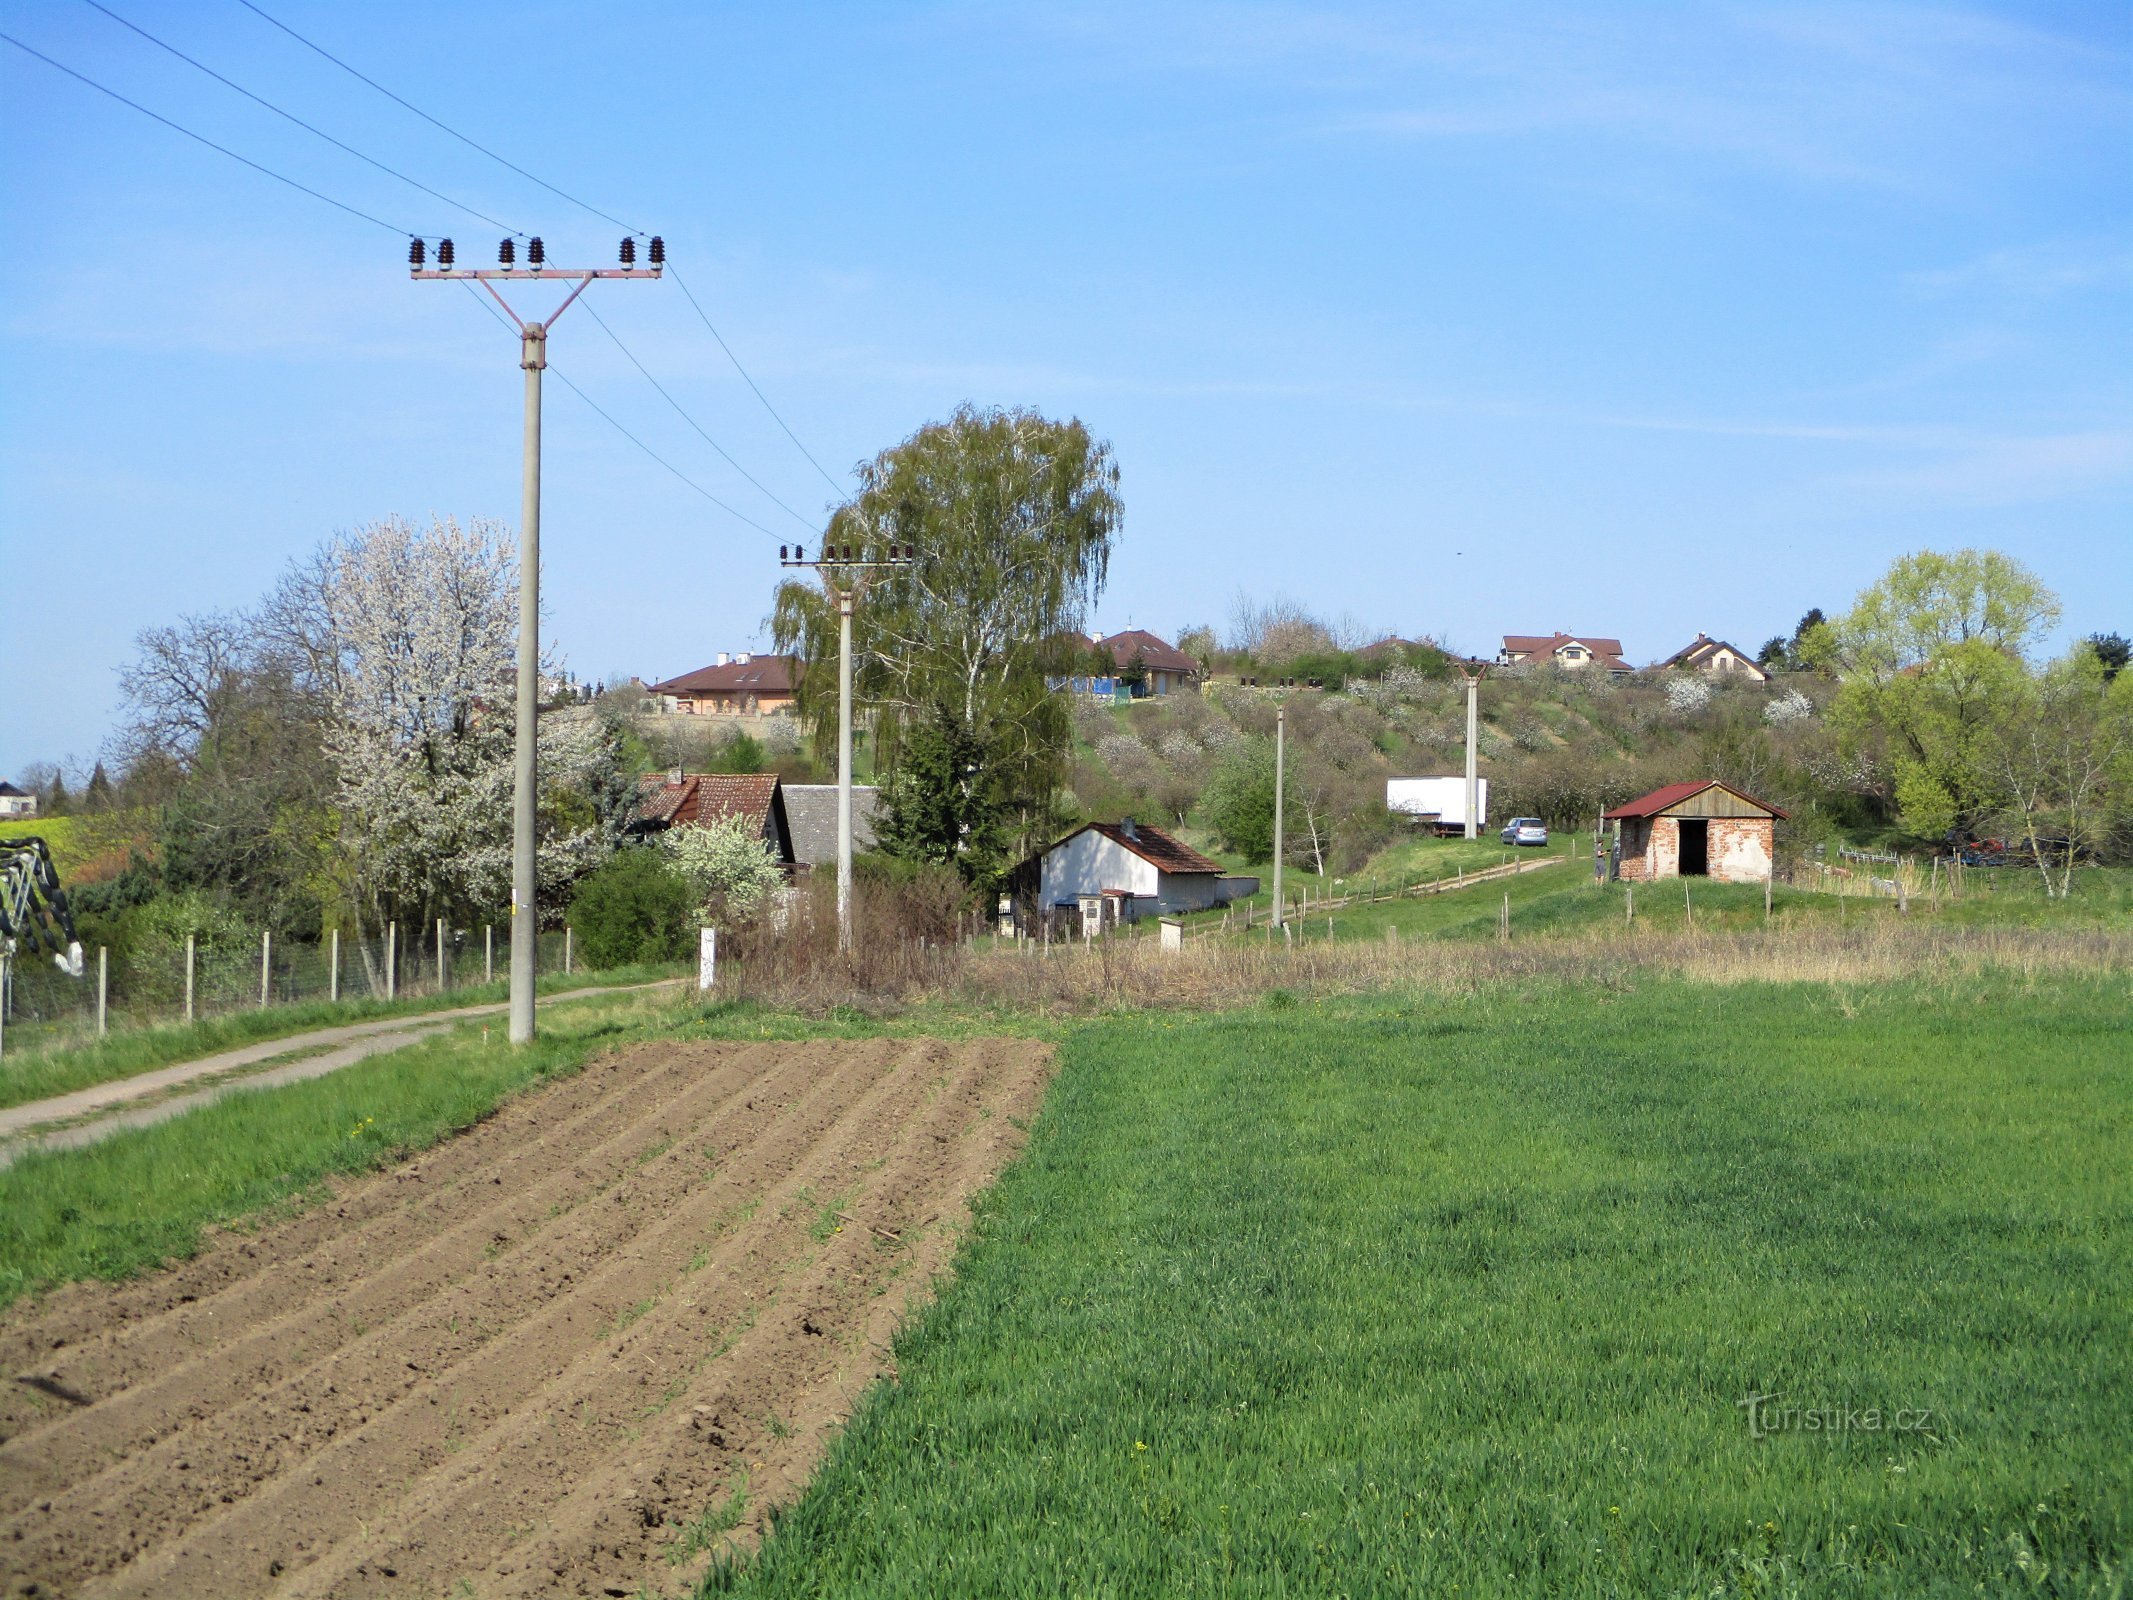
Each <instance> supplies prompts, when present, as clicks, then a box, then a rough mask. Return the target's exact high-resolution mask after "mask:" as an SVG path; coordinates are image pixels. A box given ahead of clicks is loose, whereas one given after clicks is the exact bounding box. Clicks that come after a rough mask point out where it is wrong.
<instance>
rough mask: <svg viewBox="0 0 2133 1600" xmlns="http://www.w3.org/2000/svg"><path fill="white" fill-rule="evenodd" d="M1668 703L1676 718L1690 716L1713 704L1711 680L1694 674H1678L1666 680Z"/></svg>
mask: <svg viewBox="0 0 2133 1600" xmlns="http://www.w3.org/2000/svg"><path fill="white" fill-rule="evenodd" d="M1666 703H1667V705H1668V706H1669V707H1670V708H1671V709H1672V710H1673V712H1674V714H1675V715H1676V716H1681V717H1685V716H1689V715H1690V714H1692V713H1694V712H1697V711H1701V710H1702V709H1703V708H1704V707H1705V706H1707V705H1709V704H1710V703H1711V680H1710V679H1709V678H1705V677H1702V676H1700V675H1698V674H1696V673H1693V672H1677V673H1675V674H1674V675H1673V676H1672V677H1670V678H1668V679H1667V680H1666Z"/></svg>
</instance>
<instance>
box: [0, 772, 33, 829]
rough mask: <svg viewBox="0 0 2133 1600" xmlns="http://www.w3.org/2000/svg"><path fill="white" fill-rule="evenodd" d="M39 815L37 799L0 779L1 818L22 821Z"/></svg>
mask: <svg viewBox="0 0 2133 1600" xmlns="http://www.w3.org/2000/svg"><path fill="white" fill-rule="evenodd" d="M36 815H37V797H36V796H35V795H33V794H31V793H29V792H28V791H27V790H23V789H18V788H16V787H15V786H14V785H13V784H12V783H9V782H8V781H7V780H6V779H4V778H0V817H12V818H15V819H18V820H19V819H21V818H24V817H34V816H36Z"/></svg>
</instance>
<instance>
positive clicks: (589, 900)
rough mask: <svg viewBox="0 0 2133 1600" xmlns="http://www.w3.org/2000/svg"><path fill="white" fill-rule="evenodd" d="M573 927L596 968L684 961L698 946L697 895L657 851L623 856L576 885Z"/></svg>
mask: <svg viewBox="0 0 2133 1600" xmlns="http://www.w3.org/2000/svg"><path fill="white" fill-rule="evenodd" d="M570 925H571V926H572V927H573V928H575V929H576V930H577V936H578V941H579V943H580V944H581V945H582V946H583V947H584V950H585V959H586V960H587V961H588V962H590V963H591V964H592V965H593V966H595V967H621V966H628V965H630V964H631V963H633V962H639V961H684V960H686V959H688V955H689V952H690V950H691V948H692V947H693V946H694V944H695V941H696V892H695V890H694V889H692V888H691V887H690V886H689V881H688V879H686V878H684V877H683V876H682V875H681V874H680V873H678V872H676V871H675V870H674V869H673V868H672V867H670V866H668V865H667V862H666V858H665V857H664V856H662V855H661V854H660V853H659V852H658V851H656V850H650V849H646V848H644V847H642V846H635V847H631V848H628V849H624V850H619V851H617V852H616V853H615V854H614V855H612V856H610V857H609V858H608V860H607V862H606V864H605V865H603V866H602V867H600V868H599V870H598V871H596V872H593V873H592V874H590V875H589V876H588V877H586V878H585V880H584V881H583V882H581V883H580V884H579V885H578V893H577V897H576V898H575V899H574V900H572V901H571V903H570Z"/></svg>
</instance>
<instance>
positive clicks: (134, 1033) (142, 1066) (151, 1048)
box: [0, 966, 676, 1109]
mask: <svg viewBox="0 0 2133 1600" xmlns="http://www.w3.org/2000/svg"><path fill="white" fill-rule="evenodd" d="M675 971H676V969H675V968H673V967H666V966H638V967H619V968H616V969H615V970H613V971H609V972H574V973H571V974H570V975H569V976H567V977H566V976H564V975H563V974H561V973H551V974H549V975H548V976H546V977H543V978H542V979H541V980H540V982H539V989H538V992H539V993H540V994H542V995H544V996H545V995H560V994H568V993H570V992H571V991H573V990H577V989H591V988H605V987H607V986H609V985H614V984H631V983H652V982H656V981H657V980H658V979H661V978H670V977H673V976H674V975H675ZM509 997H510V985H509V983H507V982H505V981H502V980H499V981H498V982H495V983H479V984H473V985H470V986H469V987H467V988H464V989H451V990H447V991H446V992H445V993H443V994H425V995H417V996H413V997H410V998H408V999H404V1000H376V999H370V998H367V997H365V998H352V999H348V1000H337V1001H336V1000H312V1001H305V1002H303V1003H301V1004H298V1005H288V1006H268V1007H266V1008H265V1009H263V1010H258V1011H232V1012H228V1013H225V1014H224V1015H221V1016H217V1017H206V1018H203V1019H201V1020H200V1021H198V1022H192V1023H185V1022H169V1023H159V1024H157V1025H155V1026H153V1027H147V1028H138V1029H129V1030H126V1031H124V1032H120V1033H114V1034H111V1035H109V1036H107V1037H105V1038H102V1039H93V1038H92V1039H91V1040H90V1041H89V1042H87V1043H82V1044H73V1045H53V1046H50V1047H48V1048H44V1049H34V1050H30V1051H28V1052H24V1053H20V1054H18V1053H17V1052H16V1051H14V1050H13V1049H10V1050H9V1052H8V1055H7V1057H6V1059H5V1060H4V1061H0V1109H4V1108H6V1107H8V1106H19V1105H27V1104H28V1103H29V1102H30V1101H32V1100H43V1099H46V1098H47V1097H49V1096H51V1095H55V1094H69V1093H72V1092H73V1091H74V1090H76V1089H86V1088H89V1087H90V1086H92V1085H94V1084H99V1083H112V1082H115V1081H117V1080H119V1079H122V1078H131V1077H134V1076H136V1075H138V1074H140V1073H143V1072H153V1071H154V1070H155V1069H156V1068H158V1067H167V1066H171V1065H173V1064H174V1063H176V1062H180V1061H197V1060H199V1059H200V1058H201V1057H202V1056H211V1055H217V1054H219V1053H221V1052H222V1051H224V1050H235V1049H238V1048H240V1047H242V1046H244V1045H248V1044H260V1043H263V1042H265V1041H267V1040H271V1039H283V1038H288V1037H290V1036H291V1035H294V1034H299V1033H310V1032H313V1031H315V1030H317V1029H320V1028H338V1027H342V1026H345V1025H346V1024H349V1023H355V1022H377V1021H381V1020H383V1019H385V1018H388V1017H419V1016H422V1015H424V1014H426V1013H428V1012H433V1011H453V1010H457V1009H458V1008H460V1007H461V1006H479V1005H497V1004H501V1003H502V1002H503V1001H505V1000H507V999H508V998H509ZM9 1038H10V1040H11V1041H12V1039H13V1038H14V1035H13V1034H12V1033H10V1035H9Z"/></svg>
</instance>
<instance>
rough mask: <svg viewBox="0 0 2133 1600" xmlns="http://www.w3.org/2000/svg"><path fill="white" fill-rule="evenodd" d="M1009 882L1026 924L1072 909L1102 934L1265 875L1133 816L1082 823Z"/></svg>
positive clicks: (1194, 905) (1241, 889)
mask: <svg viewBox="0 0 2133 1600" xmlns="http://www.w3.org/2000/svg"><path fill="white" fill-rule="evenodd" d="M1010 888H1011V891H1012V893H1013V894H1014V897H1015V899H1016V901H1017V902H1018V909H1019V911H1020V912H1021V913H1022V915H1023V918H1024V920H1025V922H1026V921H1028V920H1030V919H1032V918H1035V919H1038V920H1042V919H1046V918H1056V917H1058V916H1060V915H1061V914H1066V913H1072V914H1074V915H1075V916H1078V918H1079V919H1080V923H1079V925H1080V926H1082V927H1084V928H1086V929H1087V930H1088V931H1090V932H1100V931H1101V930H1102V929H1104V928H1106V927H1112V926H1116V925H1117V924H1119V923H1122V922H1134V921H1138V920H1139V919H1140V918H1142V917H1149V916H1166V915H1169V914H1171V913H1173V912H1179V911H1204V910H1206V909H1207V908H1208V907H1210V906H1218V905H1221V904H1223V903H1224V902H1226V901H1229V900H1233V899H1236V898H1237V897H1238V896H1240V895H1249V894H1253V893H1255V892H1257V890H1258V888H1259V880H1258V879H1257V878H1230V877H1225V876H1223V872H1222V863H1220V862H1219V861H1214V860H1210V859H1209V858H1208V857H1206V856H1204V855H1202V854H1200V852H1199V851H1197V850H1195V849H1193V848H1192V846H1190V845H1188V844H1185V843H1183V842H1181V841H1180V840H1178V839H1175V838H1173V837H1172V836H1171V835H1169V834H1167V833H1165V832H1164V831H1163V830H1162V829H1161V828H1152V827H1150V826H1149V825H1148V824H1147V823H1145V822H1138V823H1137V822H1135V821H1134V820H1133V819H1132V818H1131V817H1127V818H1126V819H1125V820H1124V821H1122V822H1090V823H1085V824H1083V825H1082V826H1081V827H1079V828H1076V829H1075V830H1074V831H1073V832H1072V833H1070V834H1068V835H1067V836H1066V837H1065V838H1063V839H1061V840H1060V841H1059V842H1058V843H1056V844H1054V845H1052V846H1051V847H1050V848H1049V849H1046V850H1041V851H1039V852H1038V853H1037V854H1036V855H1033V856H1031V857H1030V858H1029V859H1028V860H1027V861H1025V862H1023V863H1022V865H1021V866H1019V867H1017V868H1016V869H1015V871H1014V875H1013V879H1012V882H1011V885H1010ZM1069 920H1072V918H1069Z"/></svg>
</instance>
